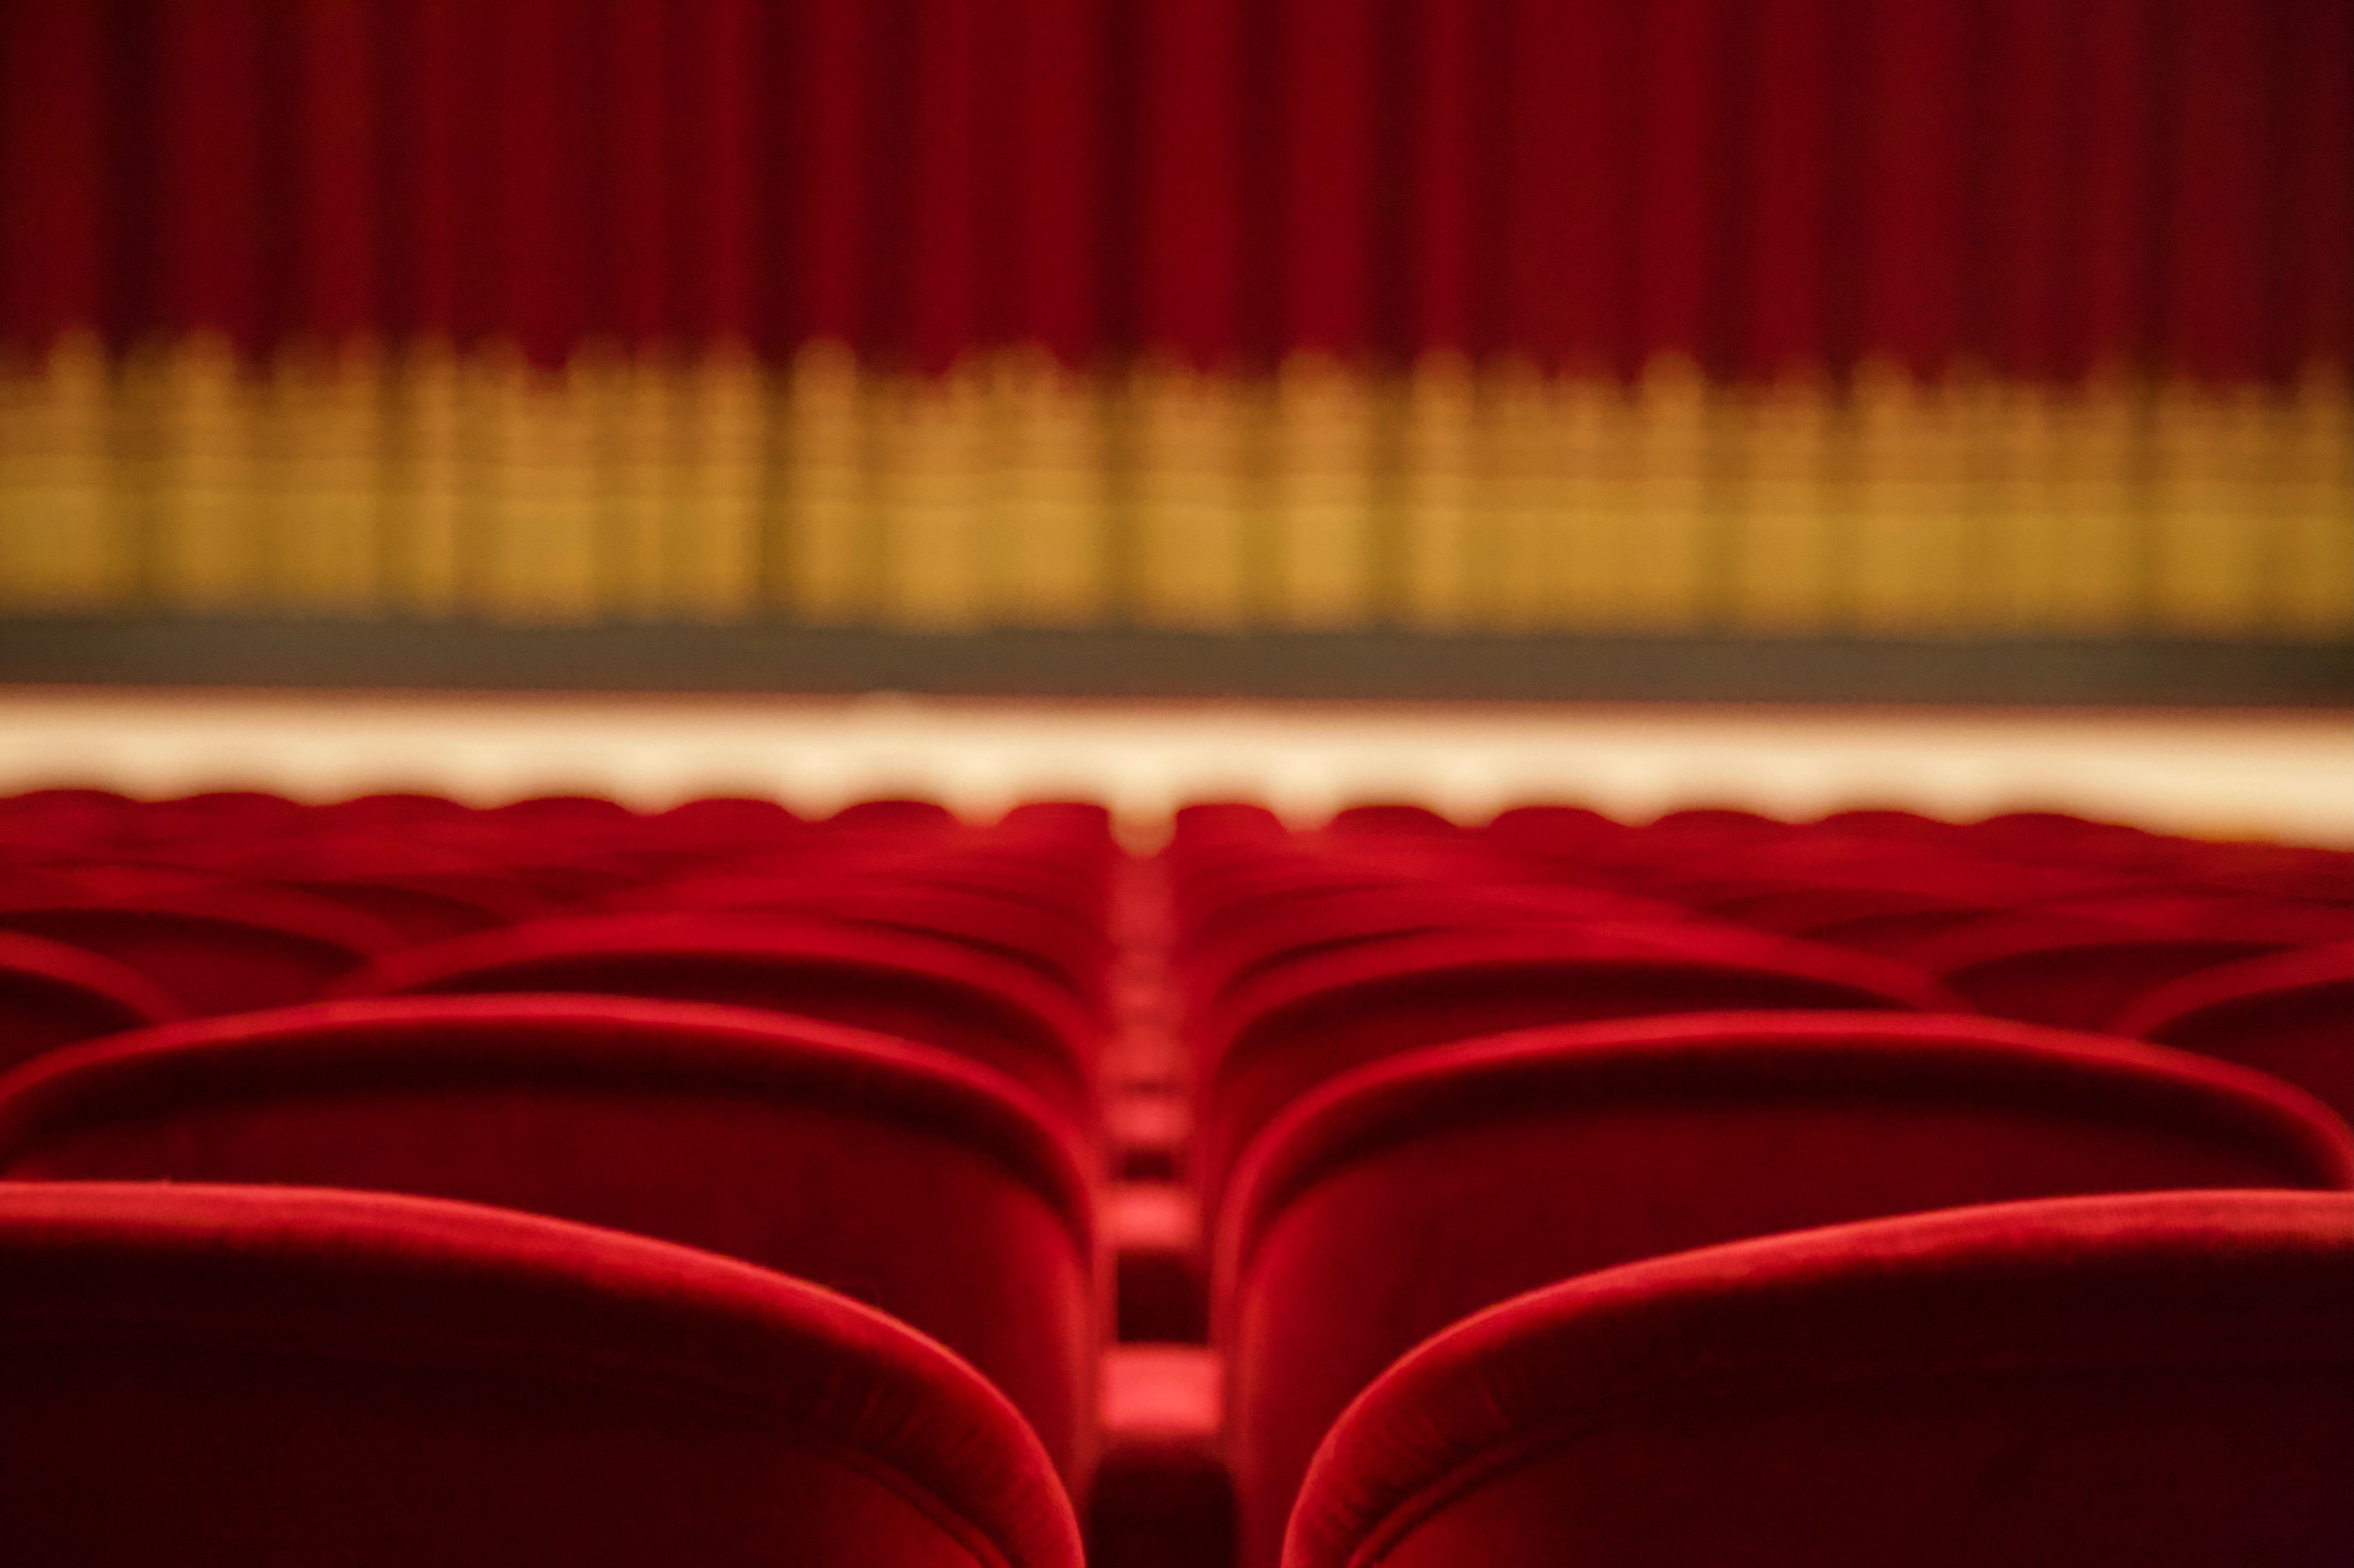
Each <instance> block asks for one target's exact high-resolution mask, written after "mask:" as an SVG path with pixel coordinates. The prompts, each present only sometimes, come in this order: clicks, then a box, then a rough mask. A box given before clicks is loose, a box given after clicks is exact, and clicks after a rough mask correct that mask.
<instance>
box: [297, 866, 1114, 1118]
mask: <svg viewBox="0 0 2354 1568" xmlns="http://www.w3.org/2000/svg"><path fill="white" fill-rule="evenodd" d="M495 991H578V992H586V993H597V994H603V995H610V996H642V997H650V998H655V999H658V1000H664V1001H716V1002H726V1003H731V1004H734V1005H737V1006H745V1007H759V1008H766V1009H769V1010H770V1011H773V1012H790V1013H794V1014H798V1015H800V1016H802V1017H807V1018H822V1019H829V1020H832V1022H838V1023H848V1024H852V1025H854V1026H855V1027H857V1028H860V1029H871V1030H873V1031H875V1033H881V1034H890V1035H896V1036H897V1037H899V1038H901V1039H906V1040H913V1041H917V1042H918V1043H920V1044H926V1045H935V1046H938V1047H941V1048H943V1049H945V1050H949V1051H952V1052H956V1053H958V1054H961V1055H963V1056H965V1057H967V1058H968V1059H970V1060H971V1061H975V1062H978V1063H981V1064H982V1065H986V1066H989V1067H993V1068H995V1069H996V1070H997V1071H999V1072H1001V1073H1003V1074H1005V1075H1007V1076H1009V1077H1011V1078H1013V1080H1014V1081H1016V1082H1017V1083H1020V1084H1022V1085H1023V1086H1026V1087H1028V1088H1030V1089H1031V1090H1033V1091H1034V1092H1035V1093H1037V1094H1039V1095H1041V1096H1043V1097H1045V1098H1046V1099H1047V1101H1048V1102H1049V1103H1051V1104H1053V1105H1054V1106H1055V1107H1056V1108H1057V1109H1058V1110H1060V1111H1062V1112H1063V1113H1064V1114H1066V1116H1069V1117H1070V1118H1073V1120H1074V1123H1075V1125H1079V1126H1087V1125H1091V1122H1092V1115H1093V1112H1092V1087H1091V1085H1092V1081H1093V1071H1092V1069H1093V1049H1094V1037H1093V1036H1094V1025H1093V1023H1092V1022H1090V1021H1089V1019H1088V1018H1087V1014H1086V1012H1085V1010H1084V1009H1083V1008H1082V1007H1081V1006H1080V1005H1079V1004H1078V1003H1077V1002H1076V1001H1074V1000H1073V999H1072V998H1071V997H1070V996H1069V995H1068V994H1067V993H1066V992H1065V991H1063V990H1061V989H1060V988H1059V987H1056V986H1055V985H1053V984H1051V983H1049V982H1048V981H1046V980H1044V979H1042V978H1041V977H1039V976H1038V975H1036V974H1034V973H1033V972H1032V971H1030V970H1029V969H1023V967H1022V966H1020V965H1018V964H1013V963H1009V962H1003V961H999V960H993V959H991V958H990V957H989V956H988V955H986V954H983V953H978V952H974V951H973V950H971V949H970V948H965V947H962V946H960V945H959V944H956V943H953V942H949V941H945V940H939V939H934V938H924V937H918V936H915V935H912V934H910V933H907V932H903V931H886V930H880V929H876V928H874V927H858V926H850V925H843V924H835V923H828V922H821V921H812V920H792V919H789V918H786V917H782V916H774V917H762V916H724V915H722V916H705V915H697V914H693V913H672V914H654V915H616V916H601V917H594V918H587V919H578V920H548V921H540V922H535V923H534V924H530V925H525V926H517V927H512V928H510V929H508V930H504V931H491V932H485V933H483V934H482V935H481V936H479V937H468V938H459V939H457V940H454V941H449V942H439V943H435V944H433V945H431V946H429V947H422V948H410V949H408V950H407V951H405V952H400V953H395V954H393V955H391V956H389V957H387V958H386V959H383V960H381V961H380V962H378V963H376V964H375V965H374V966H372V967H371V968H369V969H365V970H363V971H361V972H359V973H357V974H355V975H353V976H351V977H350V978H349V979H348V980H345V982H344V983H343V984H341V985H339V986H338V987H337V988H336V994H339V995H344V996H372V995H392V994H400V993H408V994H439V995H454V994H462V993H482V992H495Z"/></svg>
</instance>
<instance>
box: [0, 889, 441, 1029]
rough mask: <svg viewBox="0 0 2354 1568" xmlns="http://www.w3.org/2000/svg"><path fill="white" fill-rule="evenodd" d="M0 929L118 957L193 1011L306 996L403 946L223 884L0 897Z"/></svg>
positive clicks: (323, 907)
mask: <svg viewBox="0 0 2354 1568" xmlns="http://www.w3.org/2000/svg"><path fill="white" fill-rule="evenodd" d="M0 930H10V931H18V932H22V933H24V934H25V935H27V936H33V937H42V938H48V940H50V941H54V942H63V943H65V944H67V945H68V946H69V947H76V948H84V949H86V950H88V951H90V952H94V953H98V954H101V955H102V956H104V957H106V958H110V959H115V960H116V961H117V962H119V963H121V964H122V965H123V966H125V967H126V968H129V969H135V970H137V971H138V972H139V973H140V974H142V975H144V976H145V977H146V978H147V979H148V980H152V981H154V984H155V985H156V986H157V987H158V988H159V989H161V990H162V991H164V992H165V993H166V994H168V995H169V996H171V997H172V998H173V1000H174V1001H176V1002H177V1003H178V1004H179V1005H180V1006H181V1007H182V1008H183V1009H185V1010H186V1011H187V1012H192V1013H199V1014H210V1013H224V1012H245V1011H247V1010H249V1009H252V1008H259V1007H279V1006H283V1005H285V1004H286V1003H288V1002H294V1001H307V1000H309V999H310V998H312V997H313V996H316V995H317V994H319V992H320V991H323V990H324V989H325V988H326V986H327V985H328V984H329V983H330V982H331V981H333V980H336V979H337V978H338V977H340V976H342V975H345V974H347V973H349V972H350V971H351V970H353V969H356V968H358V967H359V966H360V965H362V964H364V963H366V962H367V961H368V960H369V959H373V958H375V957H376V956H377V955H379V954H383V953H388V952H390V951H392V950H393V949H394V948H398V947H399V946H400V945H401V937H400V934H399V933H398V932H397V931H395V930H393V929H392V928H391V927H387V926H386V925H384V924H382V923H381V922H379V921H376V920H373V919H370V918H369V917H368V916H365V915H362V914H359V913H357V912H356V911H354V910H351V909H346V908H345V907H343V906H340V905H337V904H333V903H330V902H328V901H327V900H325V899H323V898H315V897H313V896H311V895H306V894H302V893H297V892H293V891H291V890H289V889H285V888H274V887H261V886H255V885H246V884H240V883H234V882H228V881H222V882H219V883H216V884H209V885H205V886H203V887H202V888H196V887H190V888H187V889H185V890H183V891H179V892H171V891H166V890H164V889H162V888H157V889H154V890H153V891H149V892H146V893H142V894H131V893H125V894H123V895H120V896H107V895H86V896H78V897H56V898H41V897H37V896H35V897H27V898H21V899H7V900H0Z"/></svg>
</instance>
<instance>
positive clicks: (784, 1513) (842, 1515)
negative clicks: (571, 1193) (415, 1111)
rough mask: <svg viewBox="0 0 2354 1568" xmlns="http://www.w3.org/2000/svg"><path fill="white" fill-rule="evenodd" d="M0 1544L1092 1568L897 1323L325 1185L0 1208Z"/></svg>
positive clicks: (971, 1377) (635, 1243) (545, 1230)
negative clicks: (1, 1538)
mask: <svg viewBox="0 0 2354 1568" xmlns="http://www.w3.org/2000/svg"><path fill="white" fill-rule="evenodd" d="M0 1518H5V1520H6V1521H7V1524H6V1542H7V1544H6V1548H5V1555H6V1556H7V1559H8V1560H9V1561H10V1562H11V1563H24V1564H27V1565H28V1568H29V1565H32V1564H66V1563H73V1564H78V1565H80V1564H87V1565H93V1568H97V1565H111V1564H130V1563H188V1564H198V1563H204V1564H214V1563H218V1564H229V1563H235V1564H238V1565H239V1568H316V1565H318V1564H323V1563H333V1564H335V1565H336V1568H417V1565H419V1564H423V1563H431V1564H434V1565H435V1568H513V1565H514V1564H517V1563H566V1564H578V1565H584V1568H595V1565H599V1564H610V1565H613V1568H623V1565H628V1568H641V1565H642V1564H645V1563H694V1564H695V1565H696V1568H730V1565H741V1568H755V1565H759V1568H768V1565H772V1564H778V1563H806V1564H812V1565H816V1564H829V1563H840V1564H844V1565H848V1564H854V1563H855V1564H869V1563H885V1564H894V1565H909V1568H913V1565H925V1568H929V1565H935V1564H937V1565H939V1568H951V1565H953V1568H972V1565H974V1564H977V1563H991V1564H995V1563H1005V1564H1009V1565H1015V1564H1021V1565H1035V1568H1077V1564H1078V1563H1079V1553H1078V1546H1077V1540H1078V1537H1077V1531H1076V1527H1075V1525H1074V1522H1073V1520H1072V1517H1071V1510H1070V1508H1069V1505H1068V1504H1067V1503H1066V1501H1065V1499H1064V1497H1063V1494H1062V1491H1061V1489H1060V1488H1059V1487H1058V1486H1057V1484H1056V1482H1055V1473H1054V1470H1053V1468H1052V1467H1051V1466H1050V1465H1049V1464H1048V1462H1047V1459H1046V1456H1045V1455H1044V1453H1043V1452H1042V1451H1041V1450H1040V1449H1039V1446H1038V1444H1037V1441H1036V1439H1035V1438H1034V1437H1033V1436H1031V1434H1030V1433H1029V1431H1028V1429H1027V1428H1026V1427H1025V1426H1024V1425H1023V1422H1022V1419H1021V1417H1020V1416H1018V1415H1017V1414H1014V1411H1013V1407H1012V1406H1011V1405H1010V1404H1007V1403H1006V1402H1005V1400H1004V1399H1003V1398H1002V1396H1001V1395H999V1394H998V1393H996V1391H995V1390H993V1389H991V1387H990V1386H989V1385H988V1383H986V1382H984V1381H983V1380H982V1379H981V1378H980V1377H978V1376H976V1375H975V1374H974V1373H973V1372H972V1371H971V1369H970V1368H969V1367H968V1366H966V1365H965V1363H963V1362H962V1361H959V1360H957V1359H956V1358H955V1357H954V1356H951V1355H949V1354H948V1353H947V1352H946V1351H942V1350H941V1349H939V1347H938V1346H937V1345H935V1344H934V1343H933V1342H932V1341H930V1340H927V1339H925V1338H923V1337H922V1336H920V1335H917V1334H916V1333H913V1332H911V1331H909V1330H907V1329H905V1328H902V1327H901V1326H899V1325H898V1324H896V1323H895V1322H893V1321H892V1320H891V1319H887V1318H885V1317H884V1316H883V1315H882V1314H881V1313H878V1312H875V1311H872V1310H869V1309H868V1308H864V1307H861V1306H859V1305H858V1304H857V1303H855V1302H853V1301H850V1300H847V1299H845V1298H842V1297H840V1296H837V1295H834V1294H832V1293H831V1292H828V1291H824V1290H821V1289H818V1288H816V1287H812V1286H810V1285H808V1284H805V1283H803V1282H801V1281H797V1280H792V1279H788V1278H786V1277H782V1276H779V1275H776V1274H772V1273H769V1272H768V1271H767V1270H764V1269H757V1268H751V1267H748V1266H744V1265H742V1264H739V1263H735V1262H731V1261H729V1260H727V1259H725V1258H719V1257H714V1256H711V1255H707V1254H705V1253H701V1252H696V1251H694V1250H692V1249H689V1248H685V1247H680V1246H673V1245H667V1244H665V1243H662V1242H656V1241H650V1240H647V1239H645V1238H642V1237H639V1236H631V1235H623V1234H617V1233H614V1232H610V1231H604V1230H599V1229H596V1228H594V1227H591V1226H587V1225H578V1224H567V1223H565V1222H561V1221H556V1220H548V1219H542V1218H537V1217H535V1216H529V1215H524V1214H514V1213H504V1212H502V1211H498V1210H494V1209H488V1208H480V1207H476V1206H474V1205H472V1204H464V1203H450V1202H436V1201H431V1200H425V1199H417V1198H406V1197H391V1196H384V1195H380V1194H373V1193H358V1192H326V1191H318V1190H311V1189H288V1188H276V1189H272V1188H241V1187H217V1186H196V1187H170V1186H164V1187H158V1186H146V1185H135V1186H120V1185H114V1184H111V1183H100V1184H86V1185H85V1184H69V1185H51V1184H35V1183H16V1182H10V1183H0Z"/></svg>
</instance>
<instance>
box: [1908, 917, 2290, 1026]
mask: <svg viewBox="0 0 2354 1568" xmlns="http://www.w3.org/2000/svg"><path fill="white" fill-rule="evenodd" d="M2289 945H2290V944H2288V943H2285V942H2283V941H2280V940H2277V939H2274V938H2268V937H2264V936H2262V935H2260V934H2255V933H2248V934H2241V935H2234V934H2226V933H2219V932H2210V933H2195V932H2185V931H2169V930H2166V929H2163V928H2161V927H2154V926H2144V925H2137V924H2133V923H2130V922H2127V921H2123V920H2117V919H2114V918H2105V917H2102V916H2087V915H2072V914H2067V913H2052V912H2046V911H2043V910H2039V909H2030V910H2021V911H2017V912H2014V913H2009V914H2003V915H1990V916H1986V917H1984V918H1982V919H1978V920H1973V921H1968V922H1966V923H1964V924H1961V925H1957V926H1955V927H1951V928H1949V929H1947V930H1946V931H1945V932H1943V933H1941V934H1940V935H1938V936H1935V937H1933V938H1929V939H1927V940H1925V941H1924V942H1923V943H1922V944H1921V945H1920V947H1918V948H1915V949H1914V951H1913V952H1912V953H1910V954H1909V955H1907V956H1908V957H1910V958H1911V959H1913V960H1914V962H1916V963H1918V964H1920V965H1921V966H1922V967H1923V968H1924V969H1929V970H1931V971H1933V972H1934V973H1935V974H1936V975H1937V976H1938V977H1939V978H1941V979H1942V980H1945V982H1946V984H1947V985H1949V986H1951V987H1953V989H1954V990H1955V991H1958V992H1960V993H1961V994H1962V995H1963V996H1964V997H1966V998H1967V999H1968V1001H1969V1003H1970V1005H1971V1006H1973V1007H1975V1008H1977V1009H1978V1011H1979V1012H1989V1013H1993V1014H1994V1015H1996V1016H1997V1017H1999V1018H2018V1019H2024V1020H2026V1021H2027V1022H2031V1023H2048V1024H2051V1025H2052V1026H2053V1027H2054V1028H2061V1029H2107V1028H2109V1027H2110V1026H2111V1025H2112V1023H2113V1022H2114V1021H2115V1018H2116V1016H2117V1013H2118V1012H2120V1011H2121V1010H2122V1009H2124V1008H2125V1007H2126V1006H2127V1005H2128V1004H2130V1003H2131V1002H2132V1001H2133V1000H2134V998H2136V997H2137V996H2139V995H2141V994H2142V993H2143V992H2145V991H2150V990H2153V989H2155V988H2156V987H2158V986H2160V985H2163V984H2165V983H2166V982H2167V981H2168V980H2178V979H2179V978H2181V977H2182V976H2184V975H2188V974H2193V973H2196V972H2197V971H2198V970H2200V969H2210V968H2212V967H2213V966H2215V965H2217V964H2225V963H2233V962H2237V961H2239V960H2241V959H2250V958H2254V957H2257V956H2260V955H2262V954H2264V953H2268V952H2277V951H2279V950H2280V949H2281V948H2285V947H2286V946H2289Z"/></svg>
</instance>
